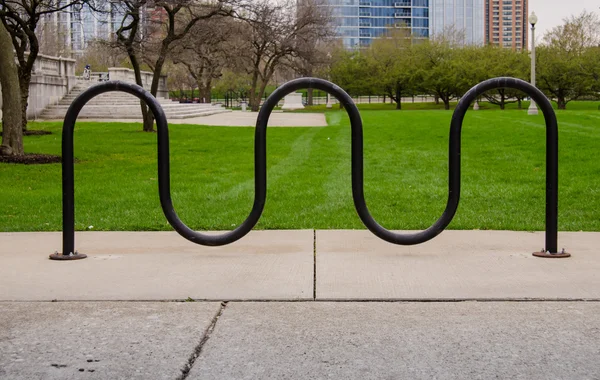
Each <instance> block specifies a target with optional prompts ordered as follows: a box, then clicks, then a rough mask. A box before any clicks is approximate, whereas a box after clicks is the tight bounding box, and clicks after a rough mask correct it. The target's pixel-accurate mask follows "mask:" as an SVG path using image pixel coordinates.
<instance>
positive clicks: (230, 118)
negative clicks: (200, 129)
mask: <svg viewBox="0 0 600 380" xmlns="http://www.w3.org/2000/svg"><path fill="white" fill-rule="evenodd" d="M257 117H258V112H249V111H248V112H242V111H233V112H227V113H220V114H216V115H209V116H199V117H190V118H186V119H168V120H167V121H168V122H169V125H171V124H173V125H175V124H195V125H211V126H222V127H254V126H256V118H257ZM45 121H60V122H62V121H63V120H45ZM79 121H80V122H89V121H92V122H101V123H141V122H142V119H79ZM268 126H269V127H326V126H327V120H326V119H325V114H324V113H293V112H285V113H284V112H273V113H272V114H271V116H270V117H269V124H268Z"/></svg>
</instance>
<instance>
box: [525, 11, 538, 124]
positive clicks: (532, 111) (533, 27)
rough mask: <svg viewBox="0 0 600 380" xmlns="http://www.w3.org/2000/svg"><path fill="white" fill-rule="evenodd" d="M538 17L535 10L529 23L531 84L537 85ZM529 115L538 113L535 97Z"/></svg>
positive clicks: (530, 105) (528, 111)
mask: <svg viewBox="0 0 600 380" xmlns="http://www.w3.org/2000/svg"><path fill="white" fill-rule="evenodd" d="M537 21H538V18H537V16H536V15H535V12H531V16H529V23H530V24H531V85H532V86H534V87H535V24H537ZM527 114H528V115H537V114H538V109H537V105H536V104H535V101H534V100H533V98H532V99H531V103H530V104H529V109H528V110H527Z"/></svg>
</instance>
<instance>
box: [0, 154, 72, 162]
mask: <svg viewBox="0 0 600 380" xmlns="http://www.w3.org/2000/svg"><path fill="white" fill-rule="evenodd" d="M0 162H3V163H7V164H25V165H36V164H55V163H57V162H61V157H60V156H54V155H51V154H38V153H25V154H24V155H23V156H2V155H0Z"/></svg>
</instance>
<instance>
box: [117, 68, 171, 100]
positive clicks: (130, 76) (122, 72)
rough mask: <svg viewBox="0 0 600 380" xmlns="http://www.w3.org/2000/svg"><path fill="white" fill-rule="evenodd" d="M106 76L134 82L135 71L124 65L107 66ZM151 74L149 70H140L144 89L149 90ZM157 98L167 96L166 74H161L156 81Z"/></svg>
mask: <svg viewBox="0 0 600 380" xmlns="http://www.w3.org/2000/svg"><path fill="white" fill-rule="evenodd" d="M108 76H109V78H110V80H121V81H123V82H129V83H135V73H134V71H133V70H132V69H128V68H125V67H109V68H108ZM153 76H154V74H152V73H151V72H149V71H142V84H143V85H142V87H144V88H145V89H146V90H150V86H151V85H152V77H153ZM156 97H157V98H168V97H169V90H168V88H167V76H166V75H161V76H160V79H159V82H158V91H157V93H156Z"/></svg>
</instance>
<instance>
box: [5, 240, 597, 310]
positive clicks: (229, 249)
mask: <svg viewBox="0 0 600 380" xmlns="http://www.w3.org/2000/svg"><path fill="white" fill-rule="evenodd" d="M0 241H2V243H3V244H2V245H1V246H0V301H50V300H59V301H69V300H79V301H84V300H88V301H89V300H124V301H130V300H185V299H188V298H192V299H196V300H214V301H223V300H255V301H264V300H278V301H281V300H292V301H294V300H467V299H468V300H472V299H475V300H509V299H510V300H514V299H554V300H556V299H561V300H566V299H576V300H579V299H585V300H596V299H598V300H600V276H598V273H600V255H599V254H598V252H597V250H596V248H595V247H597V246H599V245H600V233H595V232H563V233H560V234H559V244H560V246H561V247H563V246H564V247H565V248H566V249H567V250H568V251H569V252H571V253H572V254H573V256H572V257H571V258H568V259H540V258H536V257H533V256H532V255H531V252H534V251H539V250H540V249H541V247H542V246H543V241H544V235H543V233H541V232H537V233H529V232H510V231H445V232H443V233H442V234H441V235H440V236H438V237H437V238H435V239H434V240H432V241H430V242H427V243H425V244H422V245H417V246H408V247H402V246H395V245H392V244H389V243H386V242H384V241H382V240H380V239H378V238H377V237H375V236H373V235H372V234H371V233H370V232H368V231H348V230H345V231H338V230H326V231H321V230H318V231H313V230H299V231H252V232H251V233H250V234H249V235H248V236H246V237H244V238H242V239H241V240H239V241H238V242H236V243H234V244H231V245H228V246H223V247H203V246H199V245H196V244H193V243H191V242H188V241H187V240H185V239H183V238H182V237H180V236H179V235H178V234H177V233H175V232H78V233H76V249H77V250H78V251H80V252H82V253H85V254H87V255H88V256H89V257H88V258H87V259H84V260H77V261H69V262H57V261H51V260H49V259H48V255H49V254H51V253H53V252H54V251H56V250H60V248H61V234H60V233H59V232H49V233H44V232H34V233H2V234H0Z"/></svg>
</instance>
